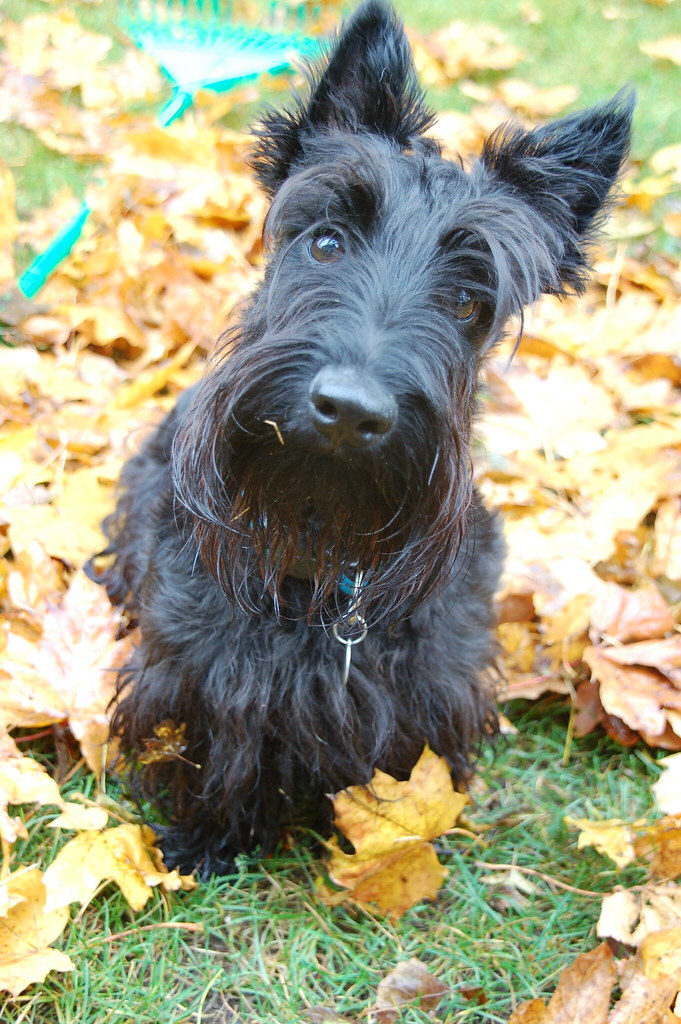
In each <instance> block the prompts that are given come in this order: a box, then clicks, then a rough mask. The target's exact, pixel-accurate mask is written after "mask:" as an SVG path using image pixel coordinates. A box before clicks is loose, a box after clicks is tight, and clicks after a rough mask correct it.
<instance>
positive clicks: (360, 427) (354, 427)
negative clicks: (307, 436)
mask: <svg viewBox="0 0 681 1024" xmlns="http://www.w3.org/2000/svg"><path fill="white" fill-rule="evenodd" d="M310 408H311V415H312V422H313V423H314V425H315V427H316V428H317V430H318V431H319V432H320V434H323V435H324V436H325V437H328V438H329V440H330V441H333V443H334V444H349V445H351V446H352V447H353V448H369V447H371V445H373V444H375V443H376V442H377V441H380V440H382V439H383V438H385V437H386V436H387V434H389V433H390V431H391V430H392V428H393V426H394V424H395V420H396V419H397V403H396V402H395V399H394V397H393V395H392V394H391V393H390V392H389V391H388V390H387V389H386V388H384V387H383V386H382V385H381V384H379V383H378V382H377V381H373V380H371V377H370V376H369V374H368V373H366V372H363V371H361V370H359V369H354V368H352V367H344V366H325V367H324V369H323V370H320V371H319V373H318V374H317V376H316V377H315V378H314V380H313V381H312V384H311V385H310Z"/></svg>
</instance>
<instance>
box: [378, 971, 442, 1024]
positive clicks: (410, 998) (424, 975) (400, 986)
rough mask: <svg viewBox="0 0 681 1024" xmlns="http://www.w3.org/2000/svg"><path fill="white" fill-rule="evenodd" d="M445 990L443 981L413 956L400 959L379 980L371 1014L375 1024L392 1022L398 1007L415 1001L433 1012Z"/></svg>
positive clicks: (395, 1019) (392, 1023)
mask: <svg viewBox="0 0 681 1024" xmlns="http://www.w3.org/2000/svg"><path fill="white" fill-rule="evenodd" d="M448 992H449V987H448V986H447V985H445V984H444V982H442V981H440V980H439V978H436V977H435V975H433V974H431V973H430V971H429V970H428V968H427V967H426V965H425V964H424V963H422V962H421V961H420V960H416V959H415V958H414V957H412V958H411V960H403V961H402V963H400V964H398V965H397V967H395V968H393V970H392V971H390V973H389V974H387V975H386V976H385V978H383V979H382V980H381V981H380V982H379V985H378V992H377V994H376V1003H375V1005H374V1011H373V1017H374V1019H375V1021H376V1024H394V1022H395V1021H397V1020H399V1019H400V1017H401V1011H402V1010H403V1009H405V1008H406V1007H407V1006H409V1005H411V1004H414V1003H415V1004H416V1005H417V1006H418V1007H419V1009H420V1010H421V1011H422V1012H423V1013H426V1014H428V1015H429V1016H435V1014H436V1010H437V1005H438V1003H439V1002H440V1000H441V999H442V997H443V996H445V995H447V993H448Z"/></svg>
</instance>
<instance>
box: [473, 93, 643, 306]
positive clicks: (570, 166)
mask: <svg viewBox="0 0 681 1024" xmlns="http://www.w3.org/2000/svg"><path fill="white" fill-rule="evenodd" d="M634 103H635V96H634V94H633V93H632V92H621V93H618V94H617V96H615V97H614V99H612V100H610V102H609V103H605V104H603V105H601V106H597V107H592V108H590V109H589V110H585V111H582V112H581V113H578V114H574V115H571V116H569V117H565V118H563V119H562V120H560V121H555V122H553V123H551V124H547V125H544V126H542V127H541V128H536V129H535V130H534V131H530V132H527V131H524V130H523V129H522V128H518V127H516V126H502V127H501V128H499V129H498V130H497V131H496V132H495V133H494V134H493V135H492V136H490V138H489V139H488V140H487V142H486V144H485V146H484V148H483V151H482V154H481V157H480V160H481V164H482V166H483V168H484V170H485V171H486V172H487V173H488V175H490V176H491V178H492V180H493V181H494V182H496V183H497V184H501V185H502V187H504V189H505V191H509V190H510V192H511V194H512V195H513V196H514V197H515V198H518V199H522V200H523V201H524V202H525V203H527V204H528V205H529V206H530V207H531V208H532V209H533V210H534V212H535V213H536V214H539V216H540V217H541V218H542V220H543V221H544V222H545V223H548V224H550V225H551V227H552V229H553V231H554V233H555V243H556V244H555V246H553V247H552V248H554V249H555V250H556V266H555V272H556V278H555V280H554V282H552V283H551V282H546V283H545V285H544V288H545V290H547V291H559V290H561V289H560V287H559V285H562V286H563V287H564V286H568V287H570V288H574V289H576V290H577V291H579V290H581V288H582V287H583V284H584V278H585V272H586V270H587V256H586V251H585V250H586V248H587V247H588V243H589V241H590V239H591V238H592V237H593V234H594V232H595V231H596V229H597V228H598V227H599V225H600V223H601V222H602V219H603V216H604V214H605V213H607V210H608V206H609V200H610V198H611V196H612V190H613V186H614V185H615V183H616V182H617V179H618V177H619V174H620V171H621V169H622V165H623V163H624V161H625V160H626V158H627V155H628V153H629V143H630V138H631V119H632V114H633V109H634Z"/></svg>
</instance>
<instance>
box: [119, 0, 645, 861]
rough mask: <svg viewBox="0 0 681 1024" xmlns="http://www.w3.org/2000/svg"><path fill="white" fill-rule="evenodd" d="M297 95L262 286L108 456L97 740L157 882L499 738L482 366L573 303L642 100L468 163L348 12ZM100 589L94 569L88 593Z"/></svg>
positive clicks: (267, 137)
mask: <svg viewBox="0 0 681 1024" xmlns="http://www.w3.org/2000/svg"><path fill="white" fill-rule="evenodd" d="M311 78H312V81H311V90H310V95H309V97H308V98H307V99H306V100H305V101H304V102H299V103H298V104H297V105H296V106H295V107H294V108H293V109H291V110H285V111H283V112H276V111H269V112H268V113H267V114H266V115H265V117H264V120H263V122H262V124H261V125H260V126H259V128H258V129H257V144H256V148H255V153H254V157H253V168H254V170H255V173H256V175H257V178H258V180H259V181H260V183H261V184H262V185H263V187H264V188H265V189H266V190H267V192H268V193H269V194H270V195H271V197H272V205H271V208H270V211H269V214H268V217H267V222H266V226H265V239H266V243H267V247H268V250H269V262H268V265H267V268H266V271H265V274H264V279H263V281H262V283H261V284H260V286H259V287H258V289H257V290H256V292H255V293H254V295H253V296H252V297H251V299H250V301H249V302H248V305H247V307H246V308H245V310H244V311H243V313H242V315H241V318H240V321H239V323H238V324H237V326H236V327H235V328H234V329H233V330H231V331H230V332H229V333H228V334H227V336H226V338H225V339H224V344H223V346H222V348H221V352H220V354H219V355H218V356H217V358H216V359H215V361H214V362H213V363H212V365H211V367H210V369H209V372H208V374H207V375H206V377H205V379H204V381H203V383H202V384H201V385H200V386H199V387H198V388H196V389H192V390H191V391H190V392H188V393H187V394H186V395H185V396H184V397H183V398H182V399H181V400H180V402H179V403H178V405H177V407H176V409H175V410H174V411H173V412H172V413H171V414H170V415H169V416H168V418H167V419H166V420H165V422H163V423H162V424H161V426H160V427H159V428H158V430H157V431H156V432H155V433H154V435H153V436H152V437H151V438H150V440H149V441H148V442H147V443H146V445H145V446H144V448H143V449H142V451H141V452H140V454H138V455H137V456H135V457H134V458H132V459H131V460H130V461H129V462H128V464H127V465H126V467H125V469H124V472H123V477H122V491H121V496H120V500H119V504H118V508H117V510H116V512H115V514H114V515H113V516H112V517H110V519H109V520H108V521H107V523H106V532H107V536H108V539H109V540H110V546H109V548H108V552H109V553H113V554H115V561H114V563H113V565H112V567H110V568H109V569H108V570H107V571H106V572H105V574H104V577H103V578H104V582H105V583H106V585H107V587H108V589H109V592H110V594H111V597H112V599H113V600H115V601H117V602H124V603H125V604H126V605H127V607H128V608H129V610H130V612H131V613H132V615H134V617H136V618H137V619H138V620H139V623H140V625H141V634H142V642H141V644H140V646H139V647H138V649H137V650H136V653H135V655H134V658H133V661H132V663H131V664H130V665H129V666H128V667H127V669H126V670H125V671H124V672H123V673H122V675H121V679H120V686H121V690H122V695H123V699H122V701H121V703H120V704H119V706H118V708H117V710H116V713H115V719H114V730H115V731H116V732H117V733H119V734H120V735H121V737H122V742H123V748H124V750H125V751H126V753H127V754H128V755H130V759H131V760H132V761H134V760H135V752H139V751H141V750H143V749H144V746H145V740H148V739H149V738H151V737H153V735H154V730H155V728H156V727H157V726H158V724H159V723H161V722H162V721H164V720H167V719H172V720H173V721H174V722H175V723H176V724H177V725H178V726H179V725H180V724H184V725H185V726H186V749H185V750H184V753H183V757H182V758H176V759H172V760H166V761H161V762H157V763H155V764H151V765H148V766H147V767H145V768H140V769H139V772H138V773H137V782H138V788H139V790H140V791H141V792H142V793H143V794H145V795H146V796H149V797H151V798H152V799H155V800H156V802H157V803H158V804H159V805H161V806H162V807H163V808H165V809H166V811H167V813H168V814H169V818H170V825H169V826H168V827H167V828H166V829H165V830H164V832H165V835H164V848H165V851H166V858H167V861H168V863H169V864H170V865H179V866H181V867H182V868H185V869H191V868H194V867H197V866H198V867H199V868H200V869H201V870H202V871H203V872H204V873H206V874H207V873H210V872H224V871H226V870H228V869H229V868H230V865H231V864H232V858H233V857H234V855H235V854H236V853H237V852H239V851H246V850H252V849H254V848H255V847H260V848H261V849H262V850H263V851H267V850H269V849H271V848H272V847H273V846H274V845H275V844H276V841H277V838H278V837H279V835H280V830H281V825H282V821H284V820H286V819H287V816H288V815H290V813H291V812H293V810H294V809H295V808H296V806H297V805H299V804H300V803H301V801H303V800H305V801H306V803H307V806H308V808H309V809H311V812H312V813H311V822H312V824H313V825H314V826H315V827H316V828H317V829H319V830H324V829H326V828H328V826H329V821H330V810H331V808H330V804H329V801H328V800H326V798H325V796H324V794H326V793H330V792H332V791H335V790H338V789H341V788H343V787H345V786H348V785H350V784H357V783H367V782H368V781H369V779H370V777H371V775H372V773H373V770H374V768H376V767H379V768H381V769H383V770H384V771H386V772H389V773H390V774H391V775H394V776H396V777H398V778H404V777H406V776H408V774H409V772H410V771H411V769H412V767H413V765H414V763H415V762H416V760H417V759H418V757H419V755H420V754H421V752H422V750H423V747H424V744H425V743H428V744H430V746H431V747H432V749H433V750H435V751H436V752H437V753H438V754H440V755H443V756H444V757H446V758H447V760H448V762H449V764H450V766H451V770H452V775H453V777H454V779H455V780H456V781H458V782H461V781H462V780H464V779H465V777H466V775H467V772H468V770H469V763H470V757H471V752H472V751H473V750H475V748H476V746H477V744H478V743H479V741H480V740H481V738H482V736H483V735H484V734H485V732H486V731H491V730H492V729H493V727H494V722H495V714H494V700H493V693H492V692H491V687H490V683H489V674H490V667H491V664H492V661H493V655H494V645H493V641H492V638H491V630H492V625H493V613H492V597H493V594H494V590H495V586H496V584H497V579H498V575H499V570H500V565H501V560H502V545H501V542H500V538H499V533H498V529H497V526H496V524H495V521H494V517H493V516H492V515H491V514H490V513H489V512H487V511H486V510H485V508H484V507H483V506H482V505H481V502H480V500H479V497H478V495H477V493H476V490H475V487H474V485H473V482H472V468H471V453H470V438H471V424H472V420H473V415H474V411H475V401H476V389H477V386H478V375H479V370H480V365H481V361H482V359H483V357H484V356H485V354H486V353H487V352H488V351H489V350H490V348H491V346H492V345H494V343H495V342H496V341H497V340H498V339H499V338H500V336H501V334H502V332H503V328H504V324H505V323H506V321H507V320H508V318H509V317H510V316H512V315H513V314H515V315H520V314H521V312H522V309H523V307H524V306H525V305H526V304H527V303H530V302H532V301H534V300H535V299H537V297H538V296H539V295H540V294H541V293H543V292H551V293H553V294H558V295H561V294H564V293H565V292H567V291H569V290H571V291H579V290H580V288H581V287H582V286H583V283H584V280H585V275H586V273H587V270H588V267H587V251H586V250H587V246H588V243H589V240H590V238H591V237H592V236H593V232H594V230H595V228H596V227H597V225H598V223H599V221H600V219H601V216H602V214H603V211H604V209H605V207H606V206H607V203H608V198H609V194H610V192H611V188H612V186H613V183H614V182H615V181H616V179H617V176H618V174H619V171H620V167H621V165H622V161H623V159H624V157H625V154H626V151H627V147H628V140H629V131H630V122H631V111H632V105H633V102H632V100H631V98H629V97H622V96H619V97H616V98H615V99H614V100H612V101H611V102H610V103H607V104H605V105H603V106H600V107H596V108H594V109H591V110H588V111H586V112H584V113H581V114H577V115H574V116H571V117H567V118H565V119H564V120H561V121H558V122H556V123H554V124H549V125H547V126H545V127H542V128H539V129H537V130H535V131H530V132H526V131H524V130H522V129H521V128H519V127H508V126H506V127H502V128H501V129H499V130H498V131H497V132H496V133H495V134H494V135H493V136H492V137H491V138H490V139H489V140H488V141H487V143H486V145H485V147H484V149H483V152H482V154H481V156H480V158H479V160H478V161H477V162H476V163H475V164H474V165H473V166H472V168H471V169H470V170H469V171H468V172H465V171H464V170H463V169H462V166H461V165H460V163H457V162H451V161H448V160H445V159H443V158H442V157H441V154H440V149H439V147H438V144H437V143H436V142H435V141H434V140H433V139H432V138H429V137H426V135H425V134H424V133H425V132H426V130H427V129H428V128H429V127H430V125H431V123H432V122H433V115H432V114H431V112H430V111H429V110H428V109H427V107H426V106H425V103H424V97H423V94H422V92H421V90H420V88H419V85H418V82H417V80H416V76H415V73H414V69H413V65H412V60H411V54H410V50H409V47H408V44H407V41H406V39H405V37H404V34H403V30H402V27H401V25H400V23H399V22H398V20H397V19H396V17H395V15H394V13H393V12H392V10H391V9H390V8H389V7H388V6H387V5H386V4H385V3H383V0H367V2H365V3H364V4H363V5H362V6H361V7H359V9H358V10H357V11H356V12H355V13H354V15H353V16H352V17H351V18H350V20H349V21H348V22H347V23H346V25H345V26H344V27H343V29H342V31H341V32H340V34H339V36H338V37H337V39H336V41H335V43H334V44H333V46H332V48H331V51H330V54H329V56H328V58H327V60H326V61H325V62H324V66H323V67H322V68H321V69H319V70H318V71H317V72H315V73H313V74H312V75H311ZM101 578H102V577H100V579H101Z"/></svg>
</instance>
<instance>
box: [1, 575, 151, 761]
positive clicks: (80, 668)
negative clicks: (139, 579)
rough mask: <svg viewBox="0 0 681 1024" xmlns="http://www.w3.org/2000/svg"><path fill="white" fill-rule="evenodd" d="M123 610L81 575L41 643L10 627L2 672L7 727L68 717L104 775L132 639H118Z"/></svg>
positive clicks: (49, 616)
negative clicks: (119, 679)
mask: <svg viewBox="0 0 681 1024" xmlns="http://www.w3.org/2000/svg"><path fill="white" fill-rule="evenodd" d="M120 623H121V613H120V610H117V609H115V608H112V606H111V604H110V602H109V599H108V597H107V595H106V591H105V590H104V589H103V588H102V587H100V586H99V585H98V584H96V583H93V582H92V580H89V579H88V578H87V577H86V576H85V574H84V573H77V574H76V575H75V576H74V578H73V580H72V582H71V585H70V587H69V589H68V591H67V592H66V594H65V595H64V598H63V600H62V601H61V602H60V604H58V605H56V606H53V607H51V608H50V609H49V610H48V612H47V613H46V614H45V616H44V619H43V621H42V635H41V637H40V639H39V641H38V642H37V643H36V642H34V641H31V640H29V639H26V638H25V637H23V636H21V635H19V634H18V633H16V632H13V631H12V630H9V631H7V632H6V659H5V662H4V665H3V668H2V670H0V697H1V700H0V724H3V725H4V726H5V727H7V728H14V727H17V726H33V725H49V724H51V723H53V722H61V721H68V724H69V727H70V729H71V731H72V733H73V735H74V736H75V737H76V739H77V740H78V741H79V743H80V745H81V749H82V751H83V755H84V756H85V758H86V760H87V763H88V765H89V766H90V768H91V769H92V770H93V771H94V772H96V773H97V774H99V772H100V770H101V767H102V757H103V754H104V750H105V746H104V745H105V744H106V742H107V740H108V735H109V711H108V709H109V705H110V703H111V700H112V698H113V696H114V692H115V682H116V672H115V668H116V665H117V664H120V663H121V662H122V660H124V659H126V658H127V656H128V654H129V649H130V644H131V640H130V638H126V639H124V640H118V639H117V633H118V630H119V628H120Z"/></svg>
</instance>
